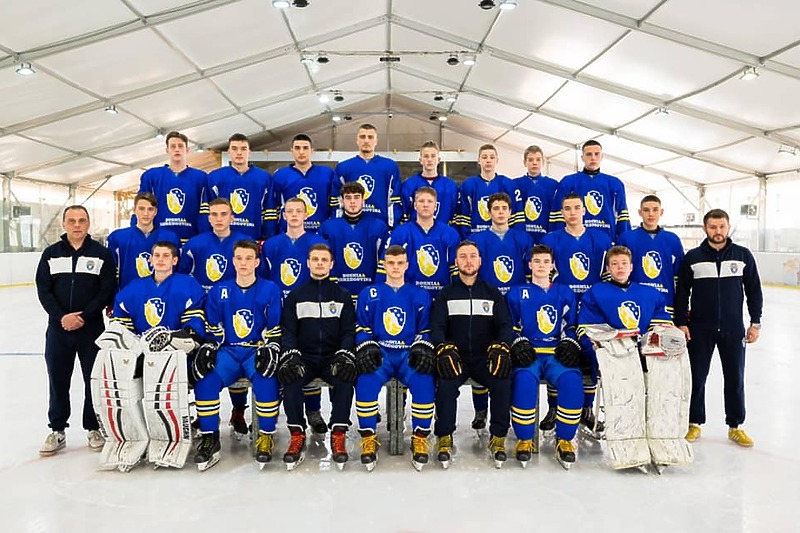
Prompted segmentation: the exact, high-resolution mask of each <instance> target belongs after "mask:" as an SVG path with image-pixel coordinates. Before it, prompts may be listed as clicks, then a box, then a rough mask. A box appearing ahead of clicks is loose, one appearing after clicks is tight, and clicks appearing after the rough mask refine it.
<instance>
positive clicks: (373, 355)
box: [356, 341, 383, 374]
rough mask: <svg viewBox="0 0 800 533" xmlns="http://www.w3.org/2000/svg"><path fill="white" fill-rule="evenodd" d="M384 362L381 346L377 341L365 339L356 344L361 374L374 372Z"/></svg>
mask: <svg viewBox="0 0 800 533" xmlns="http://www.w3.org/2000/svg"><path fill="white" fill-rule="evenodd" d="M382 364H383V353H382V352H381V347H380V346H378V343H377V342H375V341H364V342H362V343H361V344H359V345H358V346H356V367H357V368H358V373H359V374H372V373H373V372H375V371H376V370H378V369H379V368H380V367H381V365H382Z"/></svg>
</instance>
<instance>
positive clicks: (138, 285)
mask: <svg viewBox="0 0 800 533" xmlns="http://www.w3.org/2000/svg"><path fill="white" fill-rule="evenodd" d="M205 297H206V293H205V291H204V290H203V288H202V287H201V286H200V284H199V283H197V281H196V280H195V279H194V278H193V277H191V276H188V275H186V274H172V275H171V276H169V277H168V278H167V279H165V280H164V281H162V282H161V283H160V284H156V282H155V280H154V279H153V276H150V277H148V278H142V279H137V280H133V281H132V282H130V283H129V284H128V285H127V286H126V287H125V288H124V289H122V290H121V291H120V292H119V293H117V297H116V299H115V300H114V312H113V315H112V318H111V320H112V321H115V322H120V323H121V324H122V325H123V326H125V327H126V328H128V329H129V330H131V331H133V332H134V333H137V334H142V333H144V332H145V331H147V330H148V329H150V328H154V327H156V326H164V327H166V328H168V329H171V330H176V329H182V328H184V327H186V326H188V327H190V328H192V329H193V330H194V331H195V332H197V333H198V334H199V335H201V336H202V335H204V333H205V330H206V327H205V318H204V313H203V304H204V303H205Z"/></svg>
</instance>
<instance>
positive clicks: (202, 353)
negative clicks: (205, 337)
mask: <svg viewBox="0 0 800 533" xmlns="http://www.w3.org/2000/svg"><path fill="white" fill-rule="evenodd" d="M218 348H219V347H218V346H217V345H216V344H215V343H213V342H207V343H205V344H203V345H201V346H200V348H199V349H198V350H197V353H196V354H195V355H194V363H192V374H194V377H195V379H196V380H197V381H200V380H201V379H203V378H204V377H206V376H207V375H208V374H210V373H211V372H212V371H213V370H214V367H215V366H217V349H218Z"/></svg>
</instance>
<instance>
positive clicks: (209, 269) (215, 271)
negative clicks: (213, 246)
mask: <svg viewBox="0 0 800 533" xmlns="http://www.w3.org/2000/svg"><path fill="white" fill-rule="evenodd" d="M227 269H228V260H227V259H225V256H223V255H221V254H211V256H210V257H209V258H208V259H206V277H207V278H208V279H209V281H212V282H217V281H219V280H221V279H222V276H224V275H225V270H227Z"/></svg>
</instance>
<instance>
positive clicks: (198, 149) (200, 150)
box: [195, 144, 206, 154]
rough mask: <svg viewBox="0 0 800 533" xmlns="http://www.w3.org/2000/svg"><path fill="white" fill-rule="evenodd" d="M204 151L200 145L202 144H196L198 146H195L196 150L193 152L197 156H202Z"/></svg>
mask: <svg viewBox="0 0 800 533" xmlns="http://www.w3.org/2000/svg"><path fill="white" fill-rule="evenodd" d="M205 151H206V149H205V148H203V145H202V144H198V145H197V148H196V149H195V152H197V153H198V154H202V153H203V152H205Z"/></svg>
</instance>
